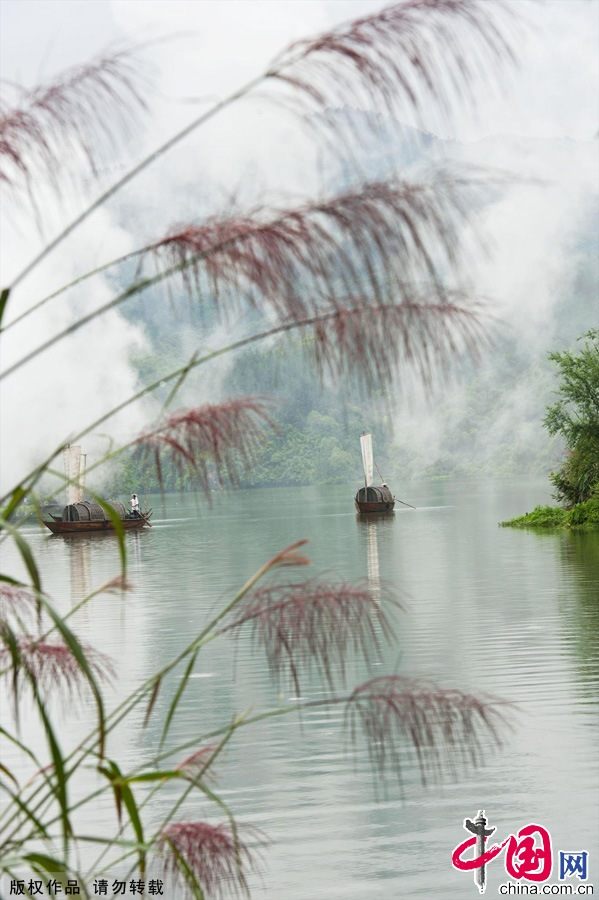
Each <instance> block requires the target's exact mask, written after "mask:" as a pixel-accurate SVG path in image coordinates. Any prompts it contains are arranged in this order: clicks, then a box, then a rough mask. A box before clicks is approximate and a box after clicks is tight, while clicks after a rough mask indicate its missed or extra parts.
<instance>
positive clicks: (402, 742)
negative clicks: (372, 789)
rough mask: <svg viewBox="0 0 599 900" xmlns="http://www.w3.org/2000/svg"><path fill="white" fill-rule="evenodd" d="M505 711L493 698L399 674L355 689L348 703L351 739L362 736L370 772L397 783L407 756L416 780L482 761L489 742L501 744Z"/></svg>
mask: <svg viewBox="0 0 599 900" xmlns="http://www.w3.org/2000/svg"><path fill="white" fill-rule="evenodd" d="M500 707H503V710H505V708H506V707H509V704H506V703H505V701H499V700H497V699H496V698H491V697H482V696H478V697H477V696H474V695H472V694H467V693H464V692H463V691H459V690H454V689H448V688H440V687H438V686H436V685H434V684H431V683H430V682H427V681H424V680H419V679H414V678H407V677H404V676H401V675H384V676H380V677H377V678H372V679H370V680H369V681H367V682H365V683H364V684H361V685H359V686H358V687H357V688H356V689H355V690H354V691H353V693H352V694H351V696H350V697H349V699H348V701H347V705H346V724H347V726H348V727H349V732H350V735H351V737H352V739H355V738H356V737H357V735H358V732H360V731H361V732H362V734H363V736H364V737H365V739H366V743H367V746H368V752H369V756H370V761H371V764H372V766H373V768H374V769H375V770H376V771H377V772H379V773H380V774H382V775H384V774H385V773H387V772H393V773H394V774H395V775H397V777H398V778H399V779H401V776H402V771H403V766H402V758H403V761H404V763H405V762H406V754H408V755H409V754H410V753H411V754H412V755H413V756H415V759H416V762H417V765H418V768H419V772H420V778H421V781H422V783H423V784H426V783H427V781H428V780H429V779H430V778H441V777H442V776H443V775H444V774H447V773H449V774H452V775H455V774H456V773H457V772H458V771H459V770H460V764H463V763H470V764H477V763H480V762H481V761H482V758H483V751H484V749H485V746H486V745H488V744H495V745H496V746H497V745H499V744H500V743H501V742H500V734H499V732H500V728H501V727H504V726H505V725H506V718H505V713H504V711H503V710H502V709H501V708H500Z"/></svg>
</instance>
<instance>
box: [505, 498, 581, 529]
mask: <svg viewBox="0 0 599 900" xmlns="http://www.w3.org/2000/svg"><path fill="white" fill-rule="evenodd" d="M499 525H500V526H501V527H502V528H543V529H556V528H572V529H577V530H584V531H588V530H591V529H599V497H596V498H592V499H591V500H585V501H584V502H583V503H577V504H575V506H572V507H570V508H569V509H566V508H564V507H562V506H535V508H534V509H533V510H532V512H528V513H525V514H524V515H523V516H516V518H514V519H508V520H506V521H505V522H500V523H499Z"/></svg>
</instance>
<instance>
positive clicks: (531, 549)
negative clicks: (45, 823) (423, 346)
mask: <svg viewBox="0 0 599 900" xmlns="http://www.w3.org/2000/svg"><path fill="white" fill-rule="evenodd" d="M544 491H546V485H545V483H544V482H543V484H541V485H540V486H539V487H538V488H535V487H534V486H533V487H531V486H530V484H529V483H528V482H526V483H522V484H518V485H516V484H514V485H510V484H507V485H506V484H505V483H495V482H493V483H491V482H489V481H485V482H481V483H479V484H477V483H470V482H469V483H465V482H462V483H459V482H451V481H449V480H448V481H445V482H440V483H421V484H420V485H414V486H411V488H410V493H409V494H407V496H409V497H410V499H411V500H413V501H414V503H415V504H416V505H417V506H418V507H419V508H418V511H416V512H412V511H406V512H403V511H396V513H395V515H394V516H391V517H389V518H386V517H380V516H379V517H376V518H370V519H368V518H366V519H362V518H358V519H356V518H355V514H354V511H353V507H352V498H351V496H349V497H348V492H347V490H346V489H345V488H344V487H343V486H339V487H338V486H327V487H326V488H323V489H318V490H317V489H313V488H295V489H265V490H256V491H240V492H238V493H236V494H234V495H232V496H231V495H229V496H222V497H218V498H216V500H215V503H214V506H213V508H212V509H211V510H210V511H208V510H207V509H206V508H205V507H203V506H201V505H200V506H199V508H198V505H197V503H196V500H195V498H193V497H189V496H187V495H185V496H175V497H167V498H166V501H165V502H166V511H165V517H166V518H167V519H168V521H162V520H161V519H159V520H158V521H157V522H156V524H155V527H154V528H152V529H148V530H147V531H143V532H136V533H134V534H129V535H127V539H126V544H127V549H128V557H129V577H130V580H131V581H132V582H133V584H134V585H135V586H136V590H135V591H134V592H133V593H131V594H127V596H126V598H123V597H121V596H120V595H103V596H102V597H100V598H98V600H97V601H94V602H93V603H92V604H89V605H86V606H85V607H84V608H83V610H81V611H80V613H78V614H77V615H76V616H75V617H74V621H73V628H74V630H75V631H76V633H77V634H78V636H80V637H81V639H82V640H86V641H89V642H90V643H92V644H93V645H94V646H95V647H97V648H98V649H100V650H103V651H104V652H107V653H108V654H109V655H110V656H111V657H112V658H113V659H114V660H115V663H116V666H117V671H118V679H117V681H116V683H115V685H114V689H113V693H112V694H110V695H109V705H110V707H111V708H113V707H114V706H115V705H116V704H117V703H118V702H119V701H120V700H121V699H122V696H123V695H124V694H125V693H127V692H128V691H130V690H131V689H132V688H133V687H134V686H135V685H137V684H139V683H140V682H142V681H143V680H144V679H146V678H148V677H149V676H150V675H151V674H152V673H153V672H155V671H156V669H157V668H159V667H160V666H161V665H164V664H165V663H166V662H167V661H168V660H170V659H172V658H173V657H174V656H176V654H177V653H178V652H180V650H181V649H182V647H183V646H184V645H185V644H186V643H187V642H188V641H189V640H190V636H192V635H194V634H197V633H198V632H199V631H200V630H201V628H202V627H203V626H204V625H205V624H206V621H207V619H208V616H209V615H210V613H211V612H214V611H215V610H216V609H218V608H220V607H222V605H223V604H224V602H226V600H227V599H230V598H231V596H233V594H234V593H235V591H236V590H237V589H238V588H239V587H240V585H241V584H243V582H244V581H245V579H246V578H247V576H248V575H249V574H251V573H252V572H254V571H256V569H257V568H258V567H259V566H260V565H261V564H262V563H263V562H264V560H265V559H268V558H270V557H271V556H272V555H273V554H274V553H275V552H276V551H277V550H280V549H281V548H282V547H284V546H286V545H288V544H290V543H292V542H293V541H295V540H297V539H298V538H302V537H307V538H309V539H310V545H309V548H308V551H309V555H310V556H311V557H312V558H313V560H314V563H315V565H314V571H315V572H317V571H324V572H327V573H331V577H338V578H339V579H342V580H347V581H358V580H360V579H367V581H368V584H369V586H370V588H371V590H372V591H373V592H376V593H379V592H380V591H381V587H382V586H384V585H387V584H389V585H390V586H391V587H392V588H395V589H396V590H397V591H401V592H402V594H403V595H404V596H405V595H407V596H408V597H409V604H407V606H408V610H407V612H406V613H404V614H401V616H400V628H399V629H398V636H397V644H396V645H394V646H393V647H391V648H390V649H389V657H388V658H387V659H386V660H385V661H384V666H385V669H384V670H382V671H393V670H394V666H395V663H396V657H397V655H398V652H399V653H400V659H399V663H398V669H397V670H398V672H399V673H400V674H406V675H410V676H411V675H414V676H421V677H425V678H431V679H434V680H435V681H436V682H438V683H439V684H441V685H443V686H447V687H455V688H459V689H461V690H465V691H469V692H482V693H489V694H493V695H496V696H500V697H505V698H507V699H509V700H512V701H514V702H515V703H516V704H518V709H519V712H518V715H517V718H516V721H515V726H514V731H513V732H509V733H506V735H505V744H504V746H503V748H502V750H501V752H500V753H498V754H495V755H493V756H492V757H490V758H489V759H488V760H487V761H486V764H485V766H484V767H483V768H482V769H481V770H478V771H474V772H472V771H471V770H468V771H464V772H460V773H459V774H458V780H457V783H455V784H450V785H447V784H446V785H443V786H442V787H434V788H432V789H429V790H428V791H427V792H425V791H423V790H422V789H421V788H420V787H417V788H415V789H414V791H411V790H406V792H405V795H404V797H403V798H402V797H398V796H397V794H396V793H394V791H393V788H392V786H390V788H389V797H388V798H387V799H385V801H384V802H383V803H381V804H378V805H377V804H376V802H375V798H374V791H373V783H372V777H371V773H370V771H369V769H368V762H367V760H366V759H365V758H364V760H363V761H360V759H358V760H357V761H356V760H355V759H354V758H352V757H351V756H349V755H348V754H344V752H343V741H342V738H341V734H340V725H339V722H338V721H337V719H338V718H339V719H341V718H342V714H341V713H340V712H339V715H338V716H337V714H336V713H331V714H330V715H325V714H323V713H322V712H320V711H319V712H318V715H317V714H316V712H315V713H314V715H313V716H308V715H306V717H305V718H304V719H303V721H302V723H301V724H299V723H298V722H297V721H296V720H295V719H287V720H284V719H282V718H281V719H272V720H267V721H265V722H263V723H261V724H260V726H259V727H256V728H255V729H254V730H251V731H250V730H247V731H241V730H240V732H239V734H238V735H237V736H236V739H235V741H231V744H230V747H229V749H228V755H227V757H226V759H224V758H223V761H222V765H221V766H220V767H219V772H218V775H219V785H220V786H222V792H223V795H224V798H225V799H226V801H227V802H229V803H230V805H231V806H232V808H233V810H234V812H235V814H236V815H238V816H239V818H240V819H241V820H242V821H244V820H245V821H249V822H251V823H252V824H255V825H257V826H258V827H261V828H263V829H264V831H265V832H266V833H267V834H268V835H269V836H270V837H271V838H272V841H273V844H272V846H271V847H270V848H269V850H268V855H267V873H266V881H265V885H262V884H260V883H257V884H255V883H253V882H252V896H253V898H254V900H260V898H262V897H265V898H266V897H268V898H285V900H304V898H306V897H308V896H310V897H318V898H325V897H330V898H331V900H339V898H341V897H342V898H343V900H379V898H387V897H409V898H410V900H448V898H451V900H463V898H465V897H467V896H470V893H471V891H472V890H473V886H472V883H471V880H470V879H466V880H464V879H463V877H462V874H461V873H454V872H453V871H452V869H451V865H450V858H449V854H450V851H451V848H452V847H453V846H455V845H456V843H457V842H458V840H459V839H460V837H461V834H462V822H463V819H464V817H465V816H466V815H471V814H472V811H473V810H476V809H478V808H482V807H485V808H486V809H487V812H488V814H489V815H490V816H492V817H493V822H494V823H496V824H497V826H498V828H500V829H501V831H502V833H508V832H509V830H510V829H512V828H514V827H515V826H517V825H518V823H520V824H523V822H524V821H536V822H540V823H542V824H543V825H545V826H546V827H548V828H550V829H551V830H552V834H553V838H554V841H555V846H556V848H560V847H561V848H566V849H568V848H571V847H572V846H575V848H576V847H586V846H587V845H588V846H593V841H596V825H595V823H596V818H597V817H596V810H597V796H598V792H599V772H598V769H597V746H598V744H599V733H598V730H597V723H598V720H597V717H596V713H597V710H598V705H597V704H598V701H597V696H598V693H599V692H598V687H599V646H598V635H599V602H598V598H599V535H597V534H588V535H586V534H563V533H560V534H554V535H546V536H539V535H536V534H530V533H524V532H520V531H516V530H510V529H499V528H498V527H497V522H498V521H500V520H503V519H507V518H510V517H511V516H514V515H516V514H517V513H518V512H521V511H522V509H525V508H532V507H533V506H534V505H536V504H537V503H542V502H544V501H545V500H546V499H547V498H546V496H545V494H544V493H543V492H544ZM159 505H160V504H159V503H158V504H157V506H159ZM31 540H32V543H33V545H34V546H33V549H34V551H35V553H36V557H37V558H38V559H39V561H40V568H42V570H43V577H44V587H45V588H47V590H48V592H49V593H50V594H51V595H52V596H56V597H59V596H64V597H65V600H68V597H69V590H70V593H71V597H72V598H74V597H76V596H78V595H80V594H81V593H82V592H84V591H85V590H89V589H90V588H91V589H92V590H93V589H94V588H96V587H97V586H98V585H99V584H101V583H102V582H105V581H108V580H109V579H110V578H112V577H114V576H115V575H116V574H118V571H119V552H118V541H117V540H116V538H115V536H114V535H111V536H110V535H98V536H97V539H94V540H92V539H91V538H89V537H87V538H85V539H83V540H82V539H77V540H73V541H68V540H65V539H64V538H49V539H46V538H45V537H44V536H43V535H42V533H41V532H40V533H39V536H36V535H35V534H32V536H31ZM8 553H10V548H9V549H8V552H7V557H8ZM13 556H14V557H15V558H14V559H9V558H7V560H6V566H7V569H8V570H9V571H12V572H13V574H14V575H15V576H16V577H19V576H22V570H21V569H19V566H20V565H21V564H20V563H19V560H18V559H17V554H16V553H14V554H13ZM304 574H307V573H304V572H303V571H302V572H301V577H304ZM232 655H233V648H232V646H231V645H229V644H227V643H226V642H221V641H215V642H214V643H213V644H208V645H207V646H206V647H205V649H204V650H203V651H202V654H201V657H200V658H199V659H198V666H197V672H196V674H197V675H198V676H200V677H197V678H195V679H191V680H190V682H189V687H188V690H187V692H186V693H185V696H184V698H183V701H182V703H181V707H180V711H179V713H178V715H177V716H176V717H175V719H174V721H173V741H174V742H175V743H177V742H178V741H181V742H183V741H188V740H190V738H194V736H195V735H201V734H204V733H206V732H207V731H209V730H210V729H211V728H213V727H218V726H220V725H222V723H223V722H224V721H230V719H231V717H232V716H233V715H234V714H236V713H239V712H240V711H244V710H248V709H261V708H265V707H269V706H274V705H277V704H278V703H279V702H280V697H279V694H278V689H276V688H275V686H273V684H272V680H271V678H270V677H269V673H268V667H267V666H266V664H265V661H264V656H263V655H262V654H261V653H259V652H257V650H256V647H255V645H254V644H253V642H252V641H251V640H249V638H248V640H247V641H241V642H240V643H239V646H238V657H237V669H236V672H233V665H232ZM177 674H178V673H177ZM354 675H355V680H352V682H351V683H350V686H351V684H355V683H358V682H359V681H361V680H364V679H365V678H366V677H367V676H366V672H362V671H356V672H355V673H353V672H352V679H354ZM208 676H210V677H208ZM178 677H180V675H179V674H178ZM177 684H178V682H177V681H175V680H173V682H172V683H169V684H167V683H165V685H164V686H163V689H162V690H161V692H160V695H159V697H158V700H157V702H156V707H155V710H154V713H153V716H152V719H151V720H150V723H149V725H148V727H147V728H145V729H143V728H142V721H143V714H144V710H143V709H142V708H141V707H140V710H139V716H138V721H137V720H136V721H134V722H132V723H130V725H129V727H128V728H127V729H126V730H125V729H124V730H123V731H122V732H121V733H117V735H116V736H115V738H114V742H112V739H111V753H113V754H114V756H115V757H116V758H118V759H119V760H120V761H122V759H121V758H122V757H124V765H125V767H127V766H128V765H129V766H135V765H139V762H140V760H141V759H143V758H144V757H147V756H148V754H149V753H150V751H151V748H152V746H153V745H154V744H155V743H156V742H157V740H158V738H159V734H160V723H161V721H163V719H164V715H165V714H166V710H167V709H168V705H169V703H170V699H171V697H172V694H173V692H174V690H175V689H176V686H177ZM309 687H310V689H314V690H321V689H322V686H321V685H320V684H319V683H317V682H316V681H315V682H314V684H313V685H312V684H311V685H309ZM0 706H1V703H0ZM93 714H94V710H93V706H92V705H91V704H90V707H89V710H82V711H79V710H78V713H77V716H76V717H71V718H70V719H68V720H67V721H65V722H64V726H63V729H62V731H61V741H62V742H63V743H64V746H65V749H68V748H69V746H70V745H71V744H75V743H77V742H78V741H79V740H80V737H81V733H82V731H83V732H84V733H85V732H86V731H87V730H89V728H91V727H92V725H93V722H94V715H93ZM43 740H44V739H43V735H42V736H41V737H40V736H39V735H37V734H36V735H34V736H33V738H32V742H31V746H36V747H37V746H43ZM7 762H8V763H9V764H10V762H11V760H10V759H8V760H7ZM408 787H409V785H408ZM190 803H191V801H190ZM193 803H194V804H195V805H194V806H193V808H191V807H190V809H189V814H190V816H193V817H198V818H199V817H203V816H207V817H214V810H213V809H211V808H210V807H206V806H204V805H202V802H201V801H200V800H198V799H197V798H195V797H194V800H193ZM187 811H188V810H187V809H186V810H185V812H187ZM163 814H164V810H162V809H157V810H156V817H157V820H158V821H160V820H161V818H162V816H163ZM111 815H112V806H111V801H110V798H108V799H107V800H106V804H104V802H103V800H102V798H101V799H100V800H99V801H98V805H97V807H96V808H94V810H93V816H94V820H93V823H92V824H93V825H94V827H96V826H97V824H98V822H99V821H104V820H106V821H110V816H111ZM572 841H575V845H573V844H572ZM501 875H502V869H501V868H496V869H493V868H492V867H490V872H489V891H488V893H489V894H493V893H494V892H495V893H496V888H497V884H498V882H499V881H501V880H502V877H501Z"/></svg>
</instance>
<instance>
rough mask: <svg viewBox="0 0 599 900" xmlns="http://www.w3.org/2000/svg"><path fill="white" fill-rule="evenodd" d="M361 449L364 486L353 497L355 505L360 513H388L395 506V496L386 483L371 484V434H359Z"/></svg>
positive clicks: (372, 478)
mask: <svg viewBox="0 0 599 900" xmlns="http://www.w3.org/2000/svg"><path fill="white" fill-rule="evenodd" d="M360 446H361V449H362V466H363V467H364V487H362V488H360V490H359V491H358V493H357V494H356V497H355V503H356V507H357V509H358V511H359V512H361V513H390V512H393V507H394V506H395V497H394V496H393V494H392V493H391V491H390V490H389V486H388V485H387V484H384V483H383V484H373V481H374V456H373V452H372V435H371V434H366V433H364V434H362V435H360Z"/></svg>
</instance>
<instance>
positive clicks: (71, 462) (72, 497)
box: [42, 444, 152, 534]
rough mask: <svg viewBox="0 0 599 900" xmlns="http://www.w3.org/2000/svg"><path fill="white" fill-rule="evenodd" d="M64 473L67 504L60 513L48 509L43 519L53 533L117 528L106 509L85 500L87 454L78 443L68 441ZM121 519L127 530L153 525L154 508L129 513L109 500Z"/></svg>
mask: <svg viewBox="0 0 599 900" xmlns="http://www.w3.org/2000/svg"><path fill="white" fill-rule="evenodd" d="M63 457H64V473H65V479H66V483H67V505H66V506H65V507H64V509H63V511H62V515H61V516H57V515H54V514H53V513H51V512H48V515H47V517H46V518H44V519H42V521H43V523H44V525H45V526H46V528H49V529H50V531H52V532H53V533H54V534H89V533H90V531H114V530H115V528H114V525H113V523H112V519H111V518H110V516H109V515H108V513H107V512H106V511H105V510H104V508H103V507H102V506H101V505H100V504H99V503H96V502H94V501H92V500H84V499H83V490H84V483H85V468H86V466H85V461H86V459H87V454H86V453H85V451H83V450H82V449H81V447H79V446H71V445H70V444H68V445H67V446H66V447H65V450H64V454H63ZM106 502H107V503H108V505H109V506H111V507H112V508H113V510H114V511H115V512H116V514H117V516H118V517H119V519H120V522H121V525H122V526H123V528H124V529H125V531H132V530H134V529H140V528H145V527H146V526H147V527H151V525H150V516H151V515H152V510H151V509H150V510H147V511H146V512H139V513H128V512H127V510H126V509H125V507H124V506H123V504H122V503H120V501H118V500H107V501H106Z"/></svg>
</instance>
